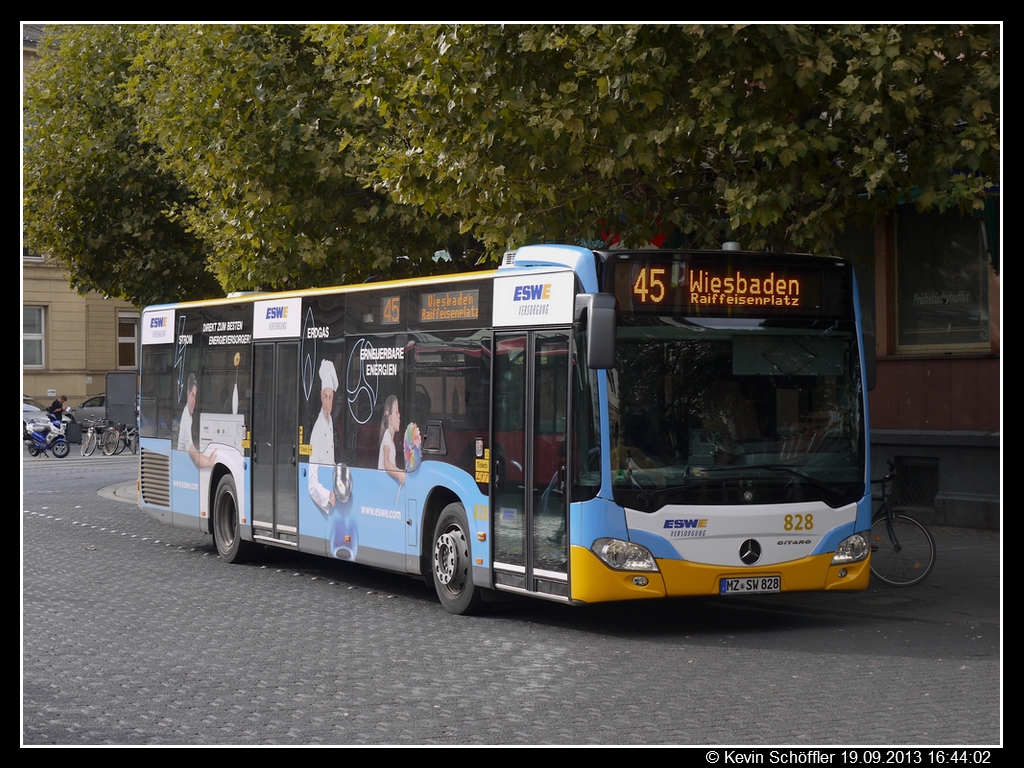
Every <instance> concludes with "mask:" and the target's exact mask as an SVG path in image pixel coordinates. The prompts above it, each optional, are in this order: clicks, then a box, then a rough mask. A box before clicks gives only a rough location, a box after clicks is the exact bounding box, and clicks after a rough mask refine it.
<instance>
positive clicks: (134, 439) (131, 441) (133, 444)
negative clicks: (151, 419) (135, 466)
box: [124, 429, 139, 453]
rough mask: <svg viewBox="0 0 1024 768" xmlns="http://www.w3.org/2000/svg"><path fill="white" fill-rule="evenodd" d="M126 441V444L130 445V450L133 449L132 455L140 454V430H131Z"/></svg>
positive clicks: (125, 437) (126, 436) (125, 438)
mask: <svg viewBox="0 0 1024 768" xmlns="http://www.w3.org/2000/svg"><path fill="white" fill-rule="evenodd" d="M124 440H125V443H126V444H127V445H128V448H129V449H131V452H132V453H138V452H139V430H137V429H132V430H129V432H128V434H126V435H125V436H124Z"/></svg>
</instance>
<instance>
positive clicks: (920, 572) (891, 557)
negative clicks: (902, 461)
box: [871, 461, 935, 587]
mask: <svg viewBox="0 0 1024 768" xmlns="http://www.w3.org/2000/svg"><path fill="white" fill-rule="evenodd" d="M895 481H896V468H895V467H894V466H893V464H892V462H891V461H890V462H889V474H887V475H886V476H885V477H883V478H882V479H881V480H872V481H871V482H872V483H878V484H879V485H880V486H881V489H882V504H881V505H880V506H879V507H878V510H877V511H876V512H875V514H874V517H873V518H872V519H871V573H872V574H873V575H874V576H875V577H876V578H878V580H879V581H881V582H882V583H884V584H888V585H889V586H891V587H912V586H914V585H915V584H920V583H921V582H922V581H924V580H925V578H926V577H927V576H928V574H929V573H931V572H932V567H934V565H935V539H934V538H933V537H932V534H931V532H930V531H929V530H928V529H927V528H926V527H925V526H924V524H923V523H920V522H918V521H917V520H915V519H914V518H912V517H911V516H910V515H907V514H905V513H903V512H897V511H896V509H895V507H894V504H895V502H894V501H893V500H892V489H893V485H894V483H895Z"/></svg>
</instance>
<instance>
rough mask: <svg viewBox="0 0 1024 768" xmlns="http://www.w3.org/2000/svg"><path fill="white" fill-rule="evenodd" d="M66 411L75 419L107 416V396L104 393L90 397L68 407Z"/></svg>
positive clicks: (92, 418) (93, 419)
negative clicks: (79, 403)
mask: <svg viewBox="0 0 1024 768" xmlns="http://www.w3.org/2000/svg"><path fill="white" fill-rule="evenodd" d="M68 411H69V412H70V413H71V415H72V416H74V417H75V419H76V420H77V421H81V422H82V423H85V422H87V421H97V420H99V419H105V418H106V417H107V396H106V394H102V395H95V396H93V397H90V398H89V399H88V400H86V401H85V402H84V403H82V404H81V405H76V406H74V407H73V408H69V409H68Z"/></svg>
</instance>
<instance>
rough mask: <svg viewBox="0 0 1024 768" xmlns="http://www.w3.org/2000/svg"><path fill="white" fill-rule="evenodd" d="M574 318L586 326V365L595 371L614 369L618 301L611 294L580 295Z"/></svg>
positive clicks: (577, 299)
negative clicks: (582, 321) (580, 320)
mask: <svg viewBox="0 0 1024 768" xmlns="http://www.w3.org/2000/svg"><path fill="white" fill-rule="evenodd" d="M576 316H577V318H580V317H581V316H582V318H583V319H585V321H586V324H587V365H588V367H590V368H593V369H595V370H602V369H608V368H614V367H615V326H616V325H617V322H618V316H619V300H618V299H617V298H615V294H613V293H581V294H580V295H578V296H577V297H576Z"/></svg>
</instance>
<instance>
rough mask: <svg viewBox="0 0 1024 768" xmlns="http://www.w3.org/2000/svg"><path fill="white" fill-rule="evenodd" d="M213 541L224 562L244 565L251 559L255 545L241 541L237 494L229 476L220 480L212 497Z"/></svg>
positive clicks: (233, 482)
mask: <svg viewBox="0 0 1024 768" xmlns="http://www.w3.org/2000/svg"><path fill="white" fill-rule="evenodd" d="M213 539H214V541H215V542H216V543H217V553H218V554H219V555H220V556H221V559H223V560H225V561H226V562H229V563H244V562H246V561H247V560H249V559H251V558H252V555H253V550H254V547H255V545H254V544H253V543H252V542H251V541H243V539H242V536H241V534H240V533H239V530H238V494H237V493H236V491H235V481H234V480H233V479H232V478H231V475H225V476H224V477H222V478H221V479H220V483H218V485H217V493H216V494H215V495H214V497H213Z"/></svg>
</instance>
